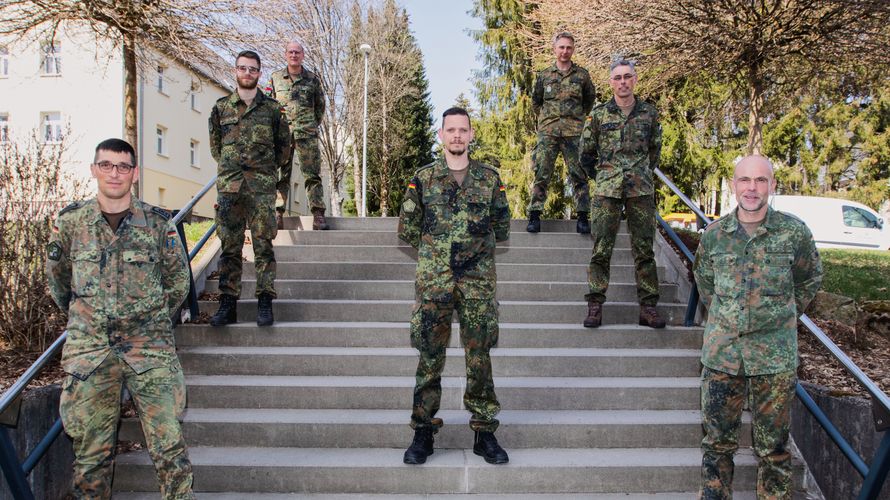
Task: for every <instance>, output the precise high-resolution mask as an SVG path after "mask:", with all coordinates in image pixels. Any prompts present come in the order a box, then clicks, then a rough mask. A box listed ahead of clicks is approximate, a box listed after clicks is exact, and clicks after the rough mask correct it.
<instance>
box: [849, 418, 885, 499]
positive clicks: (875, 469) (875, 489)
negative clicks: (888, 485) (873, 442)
mask: <svg viewBox="0 0 890 500" xmlns="http://www.w3.org/2000/svg"><path fill="white" fill-rule="evenodd" d="M888 471H890V432H884V439H882V440H881V445H880V446H879V447H878V451H877V452H876V453H875V456H874V458H873V459H872V461H871V466H870V467H869V469H868V475H867V476H865V479H864V480H863V481H862V489H860V490H859V496H858V497H857V500H877V498H878V495H880V494H881V488H882V487H883V486H884V481H885V480H886V479H887V472H888Z"/></svg>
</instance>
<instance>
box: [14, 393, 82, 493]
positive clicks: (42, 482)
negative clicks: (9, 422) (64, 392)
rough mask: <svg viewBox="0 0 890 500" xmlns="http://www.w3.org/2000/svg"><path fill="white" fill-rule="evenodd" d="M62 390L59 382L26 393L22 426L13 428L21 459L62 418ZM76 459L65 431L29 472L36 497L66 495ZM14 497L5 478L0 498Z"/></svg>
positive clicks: (16, 446) (20, 459) (21, 418)
mask: <svg viewBox="0 0 890 500" xmlns="http://www.w3.org/2000/svg"><path fill="white" fill-rule="evenodd" d="M60 394H61V388H60V387H59V386H58V385H51V386H48V387H40V388H36V389H32V390H30V391H28V392H26V393H25V395H24V397H23V400H22V408H21V413H20V414H19V421H18V426H17V427H15V428H11V429H9V434H10V437H11V438H12V442H13V445H14V446H15V448H16V450H17V451H18V453H19V461H24V460H25V458H26V457H27V455H28V454H29V453H30V452H31V451H32V450H33V449H34V447H35V446H37V443H39V442H40V440H41V439H43V436H45V435H46V433H47V431H49V429H50V427H52V426H53V424H54V423H55V422H56V420H57V419H58V418H59V395H60ZM73 461H74V452H73V451H72V449H71V440H70V439H69V438H68V437H67V436H66V435H65V433H64V432H63V433H62V435H61V436H59V437H58V439H56V441H55V442H54V443H53V444H52V446H50V448H49V451H47V453H46V455H44V456H43V459H42V460H40V462H38V463H37V467H35V468H34V470H33V471H32V472H31V474H30V475H29V476H28V482H29V483H30V484H31V490H32V491H33V493H34V498H36V499H57V498H64V496H65V495H66V494H67V492H68V490H69V489H70V486H71V464H72V463H73ZM11 498H12V494H11V493H10V492H9V488H8V486H7V485H6V479H5V478H4V479H3V481H2V484H0V499H3V500H6V499H11Z"/></svg>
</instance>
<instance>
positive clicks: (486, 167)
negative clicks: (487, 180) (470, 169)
mask: <svg viewBox="0 0 890 500" xmlns="http://www.w3.org/2000/svg"><path fill="white" fill-rule="evenodd" d="M479 166H480V167H482V168H484V169H485V170H489V171H491V172H494V174H495V175H501V173H500V172H499V171H498V169H496V168H494V167H492V166H491V165H489V164H487V163H479Z"/></svg>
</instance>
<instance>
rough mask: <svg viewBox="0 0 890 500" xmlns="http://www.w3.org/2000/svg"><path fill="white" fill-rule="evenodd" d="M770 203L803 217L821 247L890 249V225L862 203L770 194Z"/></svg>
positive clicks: (777, 208) (817, 244) (774, 206)
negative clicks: (886, 224)
mask: <svg viewBox="0 0 890 500" xmlns="http://www.w3.org/2000/svg"><path fill="white" fill-rule="evenodd" d="M770 206H772V207H773V208H774V209H776V210H779V211H781V212H786V213H789V214H792V215H794V216H796V217H797V218H799V219H801V220H802V221H804V222H805V223H806V224H807V226H808V227H809V228H810V231H812V232H813V239H815V240H816V246H817V247H819V248H855V249H860V250H890V226H885V224H884V219H882V218H881V216H880V215H878V214H877V213H876V212H875V211H874V210H872V209H870V208H868V207H867V206H865V205H863V204H862V203H856V202H855V201H848V200H842V199H840V198H822V197H818V196H787V195H776V196H771V197H770Z"/></svg>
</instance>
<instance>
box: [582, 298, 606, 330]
mask: <svg viewBox="0 0 890 500" xmlns="http://www.w3.org/2000/svg"><path fill="white" fill-rule="evenodd" d="M601 324H603V305H602V304H600V303H599V302H594V301H592V300H588V301H587V317H586V318H584V326H586V327H587V328H596V327H598V326H600V325H601Z"/></svg>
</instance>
